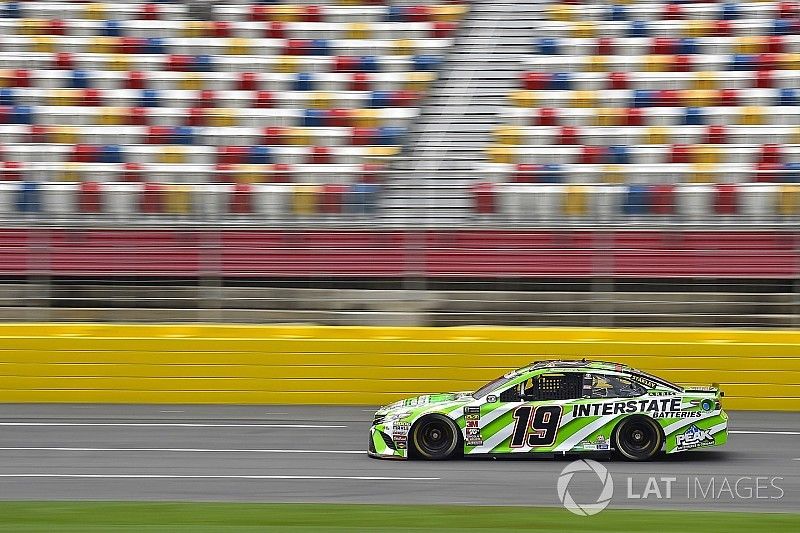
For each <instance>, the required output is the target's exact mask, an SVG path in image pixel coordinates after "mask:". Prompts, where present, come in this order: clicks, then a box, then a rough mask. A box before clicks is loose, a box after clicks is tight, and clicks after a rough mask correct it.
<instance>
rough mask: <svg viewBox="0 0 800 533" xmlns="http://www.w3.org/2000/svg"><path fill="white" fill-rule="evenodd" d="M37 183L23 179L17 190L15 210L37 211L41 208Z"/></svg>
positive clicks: (23, 211) (24, 211)
mask: <svg viewBox="0 0 800 533" xmlns="http://www.w3.org/2000/svg"><path fill="white" fill-rule="evenodd" d="M40 193H41V191H40V189H39V183H37V182H35V181H23V182H21V183H20V185H19V189H18V190H17V202H16V204H17V211H19V212H20V213H39V212H40V211H41V210H42V203H41V194H40Z"/></svg>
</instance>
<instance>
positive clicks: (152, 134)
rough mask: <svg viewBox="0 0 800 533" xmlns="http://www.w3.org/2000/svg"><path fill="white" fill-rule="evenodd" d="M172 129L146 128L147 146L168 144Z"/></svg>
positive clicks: (161, 127)
mask: <svg viewBox="0 0 800 533" xmlns="http://www.w3.org/2000/svg"><path fill="white" fill-rule="evenodd" d="M170 137H172V128H170V127H169V126H151V127H149V128H147V144H169V141H170Z"/></svg>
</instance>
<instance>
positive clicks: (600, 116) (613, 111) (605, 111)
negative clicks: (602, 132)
mask: <svg viewBox="0 0 800 533" xmlns="http://www.w3.org/2000/svg"><path fill="white" fill-rule="evenodd" d="M622 116H623V111H622V110H621V109H617V108H614V107H601V108H600V109H597V111H595V126H619V125H620V121H621V120H622Z"/></svg>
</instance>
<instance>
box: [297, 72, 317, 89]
mask: <svg viewBox="0 0 800 533" xmlns="http://www.w3.org/2000/svg"><path fill="white" fill-rule="evenodd" d="M294 90H295V91H313V90H314V74H312V73H311V72H298V73H297V76H295V78H294Z"/></svg>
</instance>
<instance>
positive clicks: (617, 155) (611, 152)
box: [607, 144, 631, 165]
mask: <svg viewBox="0 0 800 533" xmlns="http://www.w3.org/2000/svg"><path fill="white" fill-rule="evenodd" d="M607 157H608V162H609V163H610V164H612V165H628V164H630V162H631V153H630V148H628V147H627V146H624V145H621V144H616V145H614V146H609V147H608V155H607Z"/></svg>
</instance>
